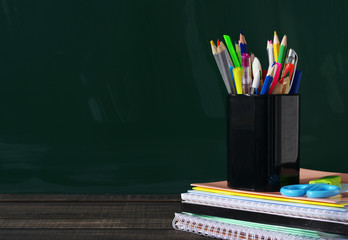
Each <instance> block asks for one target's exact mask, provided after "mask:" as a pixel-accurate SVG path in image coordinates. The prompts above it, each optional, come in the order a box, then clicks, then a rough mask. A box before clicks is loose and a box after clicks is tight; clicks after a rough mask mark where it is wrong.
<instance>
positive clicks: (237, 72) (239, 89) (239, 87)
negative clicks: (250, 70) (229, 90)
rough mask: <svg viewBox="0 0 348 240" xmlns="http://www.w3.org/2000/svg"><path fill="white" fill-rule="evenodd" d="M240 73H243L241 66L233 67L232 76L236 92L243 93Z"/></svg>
mask: <svg viewBox="0 0 348 240" xmlns="http://www.w3.org/2000/svg"><path fill="white" fill-rule="evenodd" d="M242 75H243V69H242V68H233V76H234V82H235V83H236V90H237V94H243V89H242Z"/></svg>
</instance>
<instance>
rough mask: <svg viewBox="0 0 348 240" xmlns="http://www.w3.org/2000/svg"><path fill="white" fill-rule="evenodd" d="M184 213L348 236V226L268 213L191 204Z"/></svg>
mask: <svg viewBox="0 0 348 240" xmlns="http://www.w3.org/2000/svg"><path fill="white" fill-rule="evenodd" d="M181 207H182V211H183V212H189V213H193V214H199V215H209V216H215V217H222V218H228V219H234V220H241V221H252V222H255V223H264V224H272V225H280V226H284V227H294V228H301V229H307V230H314V231H323V232H329V233H337V234H343V235H347V236H348V224H345V223H338V222H333V221H322V220H312V219H301V218H297V217H289V216H280V215H274V214H268V213H259V212H248V211H243V210H237V209H228V208H222V207H215V206H208V205H200V204H191V203H186V202H183V203H182V205H181Z"/></svg>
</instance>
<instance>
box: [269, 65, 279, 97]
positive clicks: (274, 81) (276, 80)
mask: <svg viewBox="0 0 348 240" xmlns="http://www.w3.org/2000/svg"><path fill="white" fill-rule="evenodd" d="M281 68H282V65H281V64H280V63H275V73H274V77H273V81H272V84H271V85H270V87H269V90H268V94H272V92H273V88H274V87H275V85H276V84H277V83H278V79H279V75H280V69H281Z"/></svg>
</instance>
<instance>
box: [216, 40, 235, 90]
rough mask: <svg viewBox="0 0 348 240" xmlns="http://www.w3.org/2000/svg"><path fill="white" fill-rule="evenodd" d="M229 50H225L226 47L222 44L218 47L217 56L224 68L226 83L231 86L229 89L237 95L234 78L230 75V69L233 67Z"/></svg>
mask: <svg viewBox="0 0 348 240" xmlns="http://www.w3.org/2000/svg"><path fill="white" fill-rule="evenodd" d="M227 54H228V53H227V50H226V48H224V45H222V44H220V45H219V46H218V47H217V55H218V57H219V59H220V62H221V66H222V70H223V73H224V76H225V81H226V82H227V84H228V85H229V88H230V90H231V92H232V93H236V92H235V89H234V88H233V83H232V76H231V73H230V68H229V66H230V65H231V62H230V61H231V60H230V58H229V56H227Z"/></svg>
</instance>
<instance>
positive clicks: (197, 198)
mask: <svg viewBox="0 0 348 240" xmlns="http://www.w3.org/2000/svg"><path fill="white" fill-rule="evenodd" d="M181 198H182V200H184V201H187V202H192V203H195V204H207V205H211V206H217V207H225V208H231V209H238V210H244V211H252V212H260V213H269V214H276V215H281V216H294V217H297V218H304V219H312V220H325V221H330V220H331V221H335V222H342V223H348V211H337V210H336V211H335V210H327V209H318V208H314V207H313V208H309V207H307V208H306V207H299V206H286V205H280V204H272V203H266V202H254V201H247V200H242V199H232V198H222V197H214V196H208V195H204V194H195V193H183V194H181Z"/></svg>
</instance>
